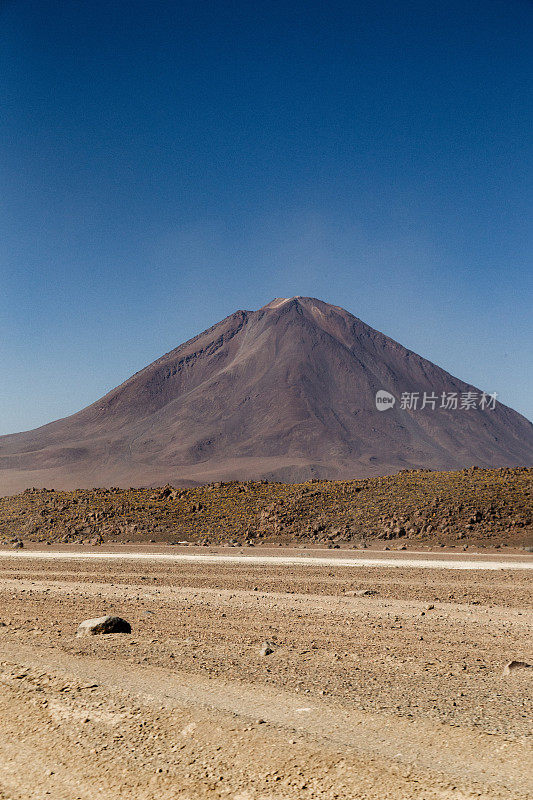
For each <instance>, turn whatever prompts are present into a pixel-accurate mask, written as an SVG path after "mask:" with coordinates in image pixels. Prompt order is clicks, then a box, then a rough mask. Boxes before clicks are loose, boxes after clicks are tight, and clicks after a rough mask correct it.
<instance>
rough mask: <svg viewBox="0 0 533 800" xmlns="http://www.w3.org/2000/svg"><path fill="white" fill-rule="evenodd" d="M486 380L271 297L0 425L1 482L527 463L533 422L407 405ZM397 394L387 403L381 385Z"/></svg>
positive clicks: (307, 301)
mask: <svg viewBox="0 0 533 800" xmlns="http://www.w3.org/2000/svg"><path fill="white" fill-rule="evenodd" d="M477 391H478V390H476V389H475V387H472V386H470V385H468V384H466V383H464V382H463V381H460V380H459V379H458V378H454V377H453V376H452V375H450V374H448V373H447V372H445V371H444V370H442V369H440V368H439V367H438V366H436V365H435V364H432V363H431V362H429V361H427V360H426V359H424V358H422V357H421V356H418V355H416V353H413V352H411V351H409V350H406V349H405V348H404V347H402V346H401V345H400V344H398V343H397V342H394V341H393V340H392V339H390V338H388V337H387V336H385V335H384V334H382V333H379V332H378V331H375V330H374V329H372V328H370V327H369V326H367V325H365V324H364V323H363V322H361V321H360V320H358V319H357V318H356V317H354V316H353V315H352V314H350V313H349V312H348V311H345V310H344V309H342V308H340V307H339V306H333V305H331V304H329V303H326V302H324V301H322V300H319V299H317V298H313V297H303V296H300V295H296V296H294V297H277V298H275V299H274V300H271V301H270V302H269V303H267V304H266V305H265V306H263V307H262V308H260V309H259V310H258V311H247V312H236V313H234V314H232V315H230V316H229V317H227V318H226V319H225V320H222V321H221V322H219V323H217V324H215V325H214V326H212V327H211V328H208V329H207V330H206V331H204V332H203V333H200V334H199V335H198V336H195V337H194V338H193V339H191V340H189V341H188V342H185V343H184V344H182V345H180V346H179V347H177V348H175V349H174V350H172V351H171V352H169V353H167V354H166V355H164V356H162V357H161V358H159V359H157V360H156V361H154V362H153V363H152V364H150V365H148V366H147V367H145V368H144V369H143V370H141V371H140V372H138V373H136V374H135V375H133V376H132V377H131V378H129V379H128V380H127V381H125V382H124V383H123V384H121V385H120V386H119V387H117V388H116V389H114V390H112V391H111V392H109V393H108V394H107V395H106V396H105V397H103V398H101V399H100V400H98V401H97V402H96V403H93V404H92V405H91V406H89V407H87V408H85V409H83V410H82V411H80V412H78V413H77V414H74V415H73V416H71V417H67V418H65V419H63V420H58V421H56V422H53V423H50V424H48V425H45V426H44V427H42V428H39V429H37V430H35V431H28V432H25V433H20V434H12V435H10V436H4V437H0V486H1V490H2V492H4V493H5V492H9V491H18V490H20V489H23V488H26V487H28V486H35V485H39V484H41V485H43V484H44V485H46V486H53V487H54V488H75V487H78V486H79V487H83V486H95V485H106V484H108V485H109V484H111V485H126V486H130V485H132V486H133V485H147V484H164V483H167V482H170V483H179V482H183V481H188V482H191V481H192V482H207V481H212V480H233V479H247V478H263V477H266V478H269V479H277V480H286V481H292V480H306V479H308V478H311V477H328V478H350V477H351V478H353V477H365V476H367V475H376V474H378V475H379V474H387V473H390V472H395V471H397V470H398V469H402V468H406V467H409V468H421V467H422V468H432V469H458V468H462V467H465V466H471V465H472V464H477V465H479V466H517V465H518V466H525V465H530V464H532V463H533V426H532V425H531V423H530V422H528V421H527V420H526V419H524V417H521V416H520V414H517V413H516V412H514V411H512V410H511V409H509V408H507V407H506V406H503V405H501V404H500V403H497V405H496V408H495V409H493V410H490V411H489V410H484V411H483V410H481V409H480V408H475V409H474V408H471V409H470V410H466V409H462V410H461V408H459V407H457V408H456V409H453V408H452V409H446V408H442V407H439V406H438V405H437V406H436V407H434V408H424V409H421V408H411V409H408V408H405V407H402V404H401V403H400V397H401V396H402V394H403V393H415V394H417V395H418V396H419V398H422V397H423V396H424V393H426V394H427V395H431V396H435V397H437V398H439V402H440V398H441V396H442V395H443V393H455V395H456V396H458V397H460V396H461V394H462V393H466V392H474V394H475V393H476V392H477ZM378 392H384V393H385V394H388V396H389V397H390V396H391V395H392V396H394V397H395V398H396V400H397V402H396V404H392V405H391V406H390V407H388V410H387V411H385V412H384V413H383V412H382V411H380V410H378V409H377V408H376V393H378Z"/></svg>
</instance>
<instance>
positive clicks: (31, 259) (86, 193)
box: [0, 0, 533, 433]
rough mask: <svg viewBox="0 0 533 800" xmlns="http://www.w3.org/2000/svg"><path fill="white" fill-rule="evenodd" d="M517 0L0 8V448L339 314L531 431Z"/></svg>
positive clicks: (529, 276)
mask: <svg viewBox="0 0 533 800" xmlns="http://www.w3.org/2000/svg"><path fill="white" fill-rule="evenodd" d="M532 42H533V3H532V2H530V0H501V1H500V0H479V2H478V1H477V0H472V1H471V2H470V1H469V0H457V1H456V0H447V2H442V0H420V2H418V0H417V1H416V2H413V1H411V0H404V2H398V0H383V1H381V2H380V0H369V1H368V2H366V0H351V1H350V2H333V3H324V2H323V1H322V2H320V3H318V2H316V3H315V2H313V0H306V2H301V0H291V1H290V2H288V1H287V2H281V1H280V2H268V1H266V2H263V3H254V2H250V1H249V0H247V2H230V1H229V0H215V2H202V0H194V2H181V1H180V0H172V1H171V2H170V1H168V2H166V1H165V0H144V1H143V2H139V0H105V2H104V1H103V0H90V2H72V0H53V1H52V0H50V2H48V1H47V0H34V1H33V2H32V0H0V141H1V146H0V291H1V302H0V365H1V382H0V433H8V432H13V431H17V430H23V429H27V428H31V427H35V426H37V425H39V424H43V423H45V422H48V421H50V420H52V419H54V418H58V417H61V416H65V415H67V414H70V413H72V412H75V411H77V410H79V409H80V408H82V407H83V406H85V405H87V404H89V403H90V402H93V401H94V400H96V399H97V398H98V397H99V396H101V395H103V394H104V393H105V392H106V391H108V390H109V389H111V388H112V387H114V386H115V385H117V384H118V383H120V382H121V381H123V380H124V379H126V378H127V377H129V375H130V374H132V373H133V372H135V371H137V370H138V369H140V368H142V367H143V366H145V365H146V364H147V363H149V362H150V361H152V360H153V359H155V358H157V357H158V356H160V355H161V354H163V353H164V352H167V351H168V350H170V349H172V348H173V347H175V346H177V345H178V344H179V343H181V342H182V341H184V340H186V339H188V338H190V337H191V336H193V335H195V334H196V333H198V332H200V331H201V330H203V329H204V328H206V327H208V326H209V325H211V324H213V323H215V322H217V321H218V320H219V319H221V318H223V317H224V316H226V315H227V314H230V313H232V312H233V311H234V310H236V309H238V308H250V309H254V308H258V307H259V306H261V305H264V304H265V303H267V302H268V301H269V300H271V299H272V298H274V297H276V296H283V297H290V296H293V295H297V294H299V295H312V296H315V297H319V298H321V299H323V300H326V301H329V302H332V303H334V304H337V305H341V306H343V307H345V308H347V309H348V310H349V311H351V312H352V313H354V314H355V315H356V316H358V317H360V318H361V319H363V320H364V321H365V322H367V323H368V324H370V325H372V326H373V327H375V328H378V329H379V330H382V331H383V332H384V333H386V334H388V335H389V336H392V337H393V338H395V339H397V340H398V341H400V342H401V343H402V344H404V345H405V346H407V347H409V348H411V349H413V350H415V351H416V352H418V353H420V354H421V355H423V356H425V357H427V358H429V359H431V360H432V361H434V362H435V363H437V364H439V365H440V366H442V367H444V368H445V369H447V370H448V371H450V372H452V373H453V374H455V375H457V376H458V377H460V378H462V379H463V380H467V381H469V382H472V383H473V384H475V385H476V386H478V387H480V388H482V389H485V390H487V391H490V392H492V391H497V392H499V395H500V399H501V400H502V402H505V403H507V404H508V405H511V406H512V407H514V408H516V409H517V410H519V411H521V412H522V413H524V414H526V415H527V416H528V417H529V418H530V419H533V363H532V353H533V335H532V317H533V313H532V312H533V269H532V254H533V246H532V245H533V225H532V221H533V220H532V206H533V203H532V200H533V164H532V160H533V159H532V154H533V44H532Z"/></svg>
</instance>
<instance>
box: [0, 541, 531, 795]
mask: <svg viewBox="0 0 533 800" xmlns="http://www.w3.org/2000/svg"><path fill="white" fill-rule="evenodd" d="M32 547H34V548H36V549H35V550H32V549H31V548H32ZM106 553H107V554H110V555H111V556H112V557H111V558H106V557H102V556H105V555H106ZM124 555H127V556H128V557H126V558H124ZM139 555H142V556H143V557H142V558H139V557H138V556H139ZM228 555H231V556H233V558H232V559H231V560H228V559H227V556H228ZM247 555H248V556H249V557H247ZM43 556H46V558H45V557H43ZM86 556H90V557H86ZM162 556H164V557H162ZM182 556H186V558H183V557H182ZM205 556H208V558H206V557H205ZM252 556H253V557H252ZM273 556H275V557H276V558H275V559H274V558H272V560H270V558H271V557H273ZM406 556H408V558H406ZM352 562H353V563H352ZM391 562H392V563H391ZM430 562H431V563H430ZM532 567H533V560H532V557H531V556H529V555H527V554H524V553H523V552H522V553H520V552H518V551H516V552H515V553H513V554H508V553H507V552H506V553H505V555H502V554H501V552H499V551H495V552H492V553H490V554H488V553H483V554H480V553H477V554H472V555H471V554H468V553H433V554H429V555H428V554H421V553H416V552H409V553H408V554H405V553H392V552H389V553H387V552H384V551H381V552H380V551H378V550H375V551H372V552H370V553H369V552H368V551H356V552H350V551H347V550H341V551H333V552H332V551H329V550H320V549H316V548H315V549H308V550H305V549H297V548H278V547H276V548H269V547H261V548H259V552H258V549H257V548H255V549H247V548H239V549H233V550H231V551H228V550H227V549H224V548H211V549H209V550H207V549H206V548H196V547H188V548H177V547H164V546H161V547H157V546H153V547H148V546H143V545H138V546H133V545H121V546H120V545H115V546H112V545H109V546H104V547H88V546H86V547H82V546H76V545H70V546H69V545H63V546H50V547H47V548H43V546H42V545H38V544H34V545H30V548H28V547H26V548H24V549H23V550H18V551H17V550H14V551H7V552H6V551H3V552H2V553H0V594H1V598H0V599H1V605H0V733H1V735H0V798H2V800H44V799H45V798H51V799H52V800H86V799H87V800H88V799H89V798H91V800H93V799H94V798H95V797H98V798H105V799H107V798H109V799H110V800H111V798H112V799H113V800H121V799H122V798H127V799H128V800H133V798H135V800H153V798H158V800H167V798H168V799H169V800H170V798H183V799H184V800H185V799H187V800H195V799H196V798H199V799H203V798H213V799H214V798H230V799H231V800H263V798H265V799H266V798H269V799H270V798H321V799H322V800H333V798H337V799H338V800H341V798H342V799H344V798H365V800H366V799H367V798H368V800H384V798H394V800H402V798H417V799H418V798H420V799H422V798H424V800H432V799H433V798H439V799H442V800H444V798H446V799H447V798H450V799H451V798H454V799H461V800H462V799H463V798H472V797H482V798H528V797H532V796H533V780H532V775H531V738H530V735H531V718H532V715H531V710H532V709H531V681H532V675H531V673H532V672H533V670H530V669H526V668H524V669H517V670H514V671H512V672H511V673H510V674H507V675H505V674H504V667H505V665H506V664H507V663H508V662H510V661H512V660H518V661H525V662H529V663H531V662H532V661H533V647H532V641H533V639H532V637H531V633H532V623H533V618H532V613H531V607H532V592H531V588H532V583H533V571H532V569H531V568H532ZM102 614H117V615H119V616H121V617H123V618H125V619H126V620H128V621H129V622H130V623H131V626H132V632H131V634H112V635H99V636H87V637H83V638H78V637H76V630H77V626H78V624H79V623H80V622H81V621H83V620H84V619H87V618H90V617H95V616H100V615H102ZM265 642H267V643H268V645H269V646H268V648H267V652H268V650H271V651H272V652H270V653H268V654H267V655H265V650H262V647H263V644H264V643H265Z"/></svg>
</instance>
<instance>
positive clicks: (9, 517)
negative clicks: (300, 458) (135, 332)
mask: <svg viewBox="0 0 533 800" xmlns="http://www.w3.org/2000/svg"><path fill="white" fill-rule="evenodd" d="M0 538H1V539H3V542H4V544H5V543H15V540H22V541H34V542H50V543H52V542H64V543H69V542H84V543H87V544H89V543H90V544H98V543H102V542H112V541H116V542H170V543H177V542H181V541H190V542H196V543H201V544H209V543H213V544H214V543H220V542H227V543H237V544H244V543H248V544H254V543H257V542H261V541H269V542H282V543H289V542H294V541H305V542H314V543H323V544H328V545H331V546H335V545H336V544H339V545H340V544H342V543H353V544H358V545H360V544H363V543H365V542H369V543H370V542H372V541H373V540H376V539H379V540H387V541H388V540H398V541H402V542H404V541H405V542H409V543H411V544H413V545H414V544H415V543H416V542H420V543H426V544H434V545H438V544H459V545H465V544H469V543H472V544H476V545H480V544H485V545H490V546H493V545H502V544H508V545H513V546H524V545H531V544H533V469H526V468H516V469H508V468H502V469H478V468H475V467H473V468H470V469H465V470H461V471H457V472H431V471H429V470H406V471H403V472H400V473H399V474H397V475H394V476H388V477H381V478H367V479H363V480H359V481H320V480H311V481H308V482H307V483H302V484H292V485H291V484H284V483H269V482H267V481H265V480H263V481H255V482H254V481H247V482H230V483H211V484H207V485H205V486H200V487H195V488H190V489H175V488H173V487H172V486H165V487H163V488H160V489H127V490H124V489H117V488H111V489H91V490H82V489H79V490H76V491H73V492H60V491H54V490H46V489H42V490H38V489H27V490H26V491H24V492H23V493H22V494H19V495H16V496H13V497H4V498H1V499H0Z"/></svg>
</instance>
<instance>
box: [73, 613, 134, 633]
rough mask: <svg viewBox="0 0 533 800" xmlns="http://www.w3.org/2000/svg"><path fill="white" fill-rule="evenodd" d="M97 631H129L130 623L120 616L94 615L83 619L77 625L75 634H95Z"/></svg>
mask: <svg viewBox="0 0 533 800" xmlns="http://www.w3.org/2000/svg"><path fill="white" fill-rule="evenodd" d="M99 633H131V625H130V623H129V622H126V620H125V619H122V617H113V616H109V615H108V616H105V617H95V618H94V619H86V620H84V621H83V622H82V623H81V624H80V625H79V627H78V630H77V632H76V636H96V635H97V634H99Z"/></svg>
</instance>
